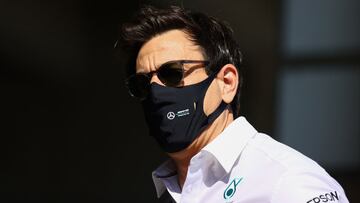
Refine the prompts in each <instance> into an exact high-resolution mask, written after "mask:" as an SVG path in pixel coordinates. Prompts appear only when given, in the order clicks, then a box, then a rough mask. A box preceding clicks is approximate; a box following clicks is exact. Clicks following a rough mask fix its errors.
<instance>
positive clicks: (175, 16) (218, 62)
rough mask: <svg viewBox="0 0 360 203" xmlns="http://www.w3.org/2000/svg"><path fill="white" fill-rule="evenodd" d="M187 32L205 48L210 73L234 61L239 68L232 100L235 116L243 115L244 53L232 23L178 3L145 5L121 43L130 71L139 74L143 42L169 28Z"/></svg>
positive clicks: (123, 30)
mask: <svg viewBox="0 0 360 203" xmlns="http://www.w3.org/2000/svg"><path fill="white" fill-rule="evenodd" d="M174 29H179V30H182V31H184V32H185V33H186V34H187V35H188V36H189V39H190V40H191V41H192V42H193V43H194V44H195V45H198V46H200V47H201V48H202V51H203V53H202V54H203V56H204V58H205V60H208V61H209V65H208V66H207V67H206V72H207V74H210V73H213V72H218V71H219V70H220V69H221V68H222V67H223V66H224V65H226V64H233V65H234V66H235V67H236V68H237V71H238V76H239V85H238V89H237V92H236V95H235V98H234V99H233V101H232V102H231V107H232V111H233V114H234V117H235V118H236V117H238V116H239V115H240V89H241V86H242V74H241V72H242V71H241V70H242V67H241V62H242V54H241V52H240V47H239V45H238V43H237V42H236V40H235V37H234V34H233V30H232V29H231V28H230V26H229V25H228V24H227V23H226V22H224V21H220V20H218V19H216V18H214V17H211V16H208V15H206V14H204V13H200V12H193V11H189V10H185V9H183V8H180V7H178V6H170V7H168V8H155V7H153V6H143V7H142V8H141V9H140V10H139V12H138V13H137V14H136V15H135V16H134V18H133V19H132V20H131V21H129V22H127V23H124V24H123V25H122V27H121V31H120V39H119V42H120V43H121V44H122V48H123V50H126V53H127V54H128V61H127V69H126V74H127V75H131V74H134V73H135V65H136V58H137V55H138V52H139V50H140V48H141V47H142V45H143V44H144V43H146V42H147V41H149V40H150V39H152V38H153V37H155V36H157V35H159V34H162V33H164V32H166V31H169V30H174Z"/></svg>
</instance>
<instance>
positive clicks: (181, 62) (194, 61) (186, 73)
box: [125, 60, 209, 100]
mask: <svg viewBox="0 0 360 203" xmlns="http://www.w3.org/2000/svg"><path fill="white" fill-rule="evenodd" d="M172 63H179V64H181V72H182V76H181V80H180V82H181V81H183V80H184V77H185V75H188V74H190V73H191V72H192V71H193V70H195V69H196V68H200V66H199V67H191V68H190V69H189V70H185V69H184V64H189V63H201V64H203V65H204V66H205V67H206V66H207V65H208V64H209V61H207V60H172V61H168V62H165V63H163V64H161V65H160V66H159V68H157V69H156V70H155V71H151V72H148V73H135V74H132V75H130V76H129V77H127V79H126V80H125V84H126V87H127V89H128V91H129V94H130V96H132V97H135V98H138V99H141V100H143V99H144V98H146V96H147V94H148V93H147V94H146V95H143V97H139V96H135V95H134V94H133V93H132V91H131V89H132V88H131V87H130V82H129V81H130V80H131V79H132V78H133V77H136V76H139V75H143V76H145V77H146V78H147V79H148V80H149V84H148V85H147V86H146V87H145V86H144V90H146V89H148V88H149V87H150V80H151V77H152V75H153V74H154V73H157V74H158V72H159V71H160V70H161V69H162V68H164V67H166V66H167V65H169V64H172ZM204 66H201V67H204ZM189 71H191V72H190V73H188V72H189ZM158 77H159V80H160V81H161V82H162V83H163V84H164V85H165V86H168V87H176V86H177V85H178V84H177V85H176V86H172V85H166V81H164V78H163V77H162V76H161V75H159V74H158Z"/></svg>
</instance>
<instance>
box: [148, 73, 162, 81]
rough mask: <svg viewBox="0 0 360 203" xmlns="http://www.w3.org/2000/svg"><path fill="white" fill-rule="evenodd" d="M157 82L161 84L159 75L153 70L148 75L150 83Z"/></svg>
mask: <svg viewBox="0 0 360 203" xmlns="http://www.w3.org/2000/svg"><path fill="white" fill-rule="evenodd" d="M153 82H155V83H157V84H162V83H161V81H160V79H159V77H158V76H157V73H156V72H153V73H152V74H151V76H150V83H153Z"/></svg>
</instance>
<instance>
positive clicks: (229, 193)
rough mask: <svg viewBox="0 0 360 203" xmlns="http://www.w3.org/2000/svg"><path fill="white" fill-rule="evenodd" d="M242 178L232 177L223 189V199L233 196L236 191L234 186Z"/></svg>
mask: <svg viewBox="0 0 360 203" xmlns="http://www.w3.org/2000/svg"><path fill="white" fill-rule="evenodd" d="M241 180H242V178H234V180H233V181H231V183H230V184H229V185H228V186H227V188H226V189H225V191H224V199H226V200H228V199H230V198H231V197H232V196H234V194H235V192H236V186H237V185H238V184H239V183H240V182H241Z"/></svg>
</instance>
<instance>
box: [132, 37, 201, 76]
mask: <svg viewBox="0 0 360 203" xmlns="http://www.w3.org/2000/svg"><path fill="white" fill-rule="evenodd" d="M203 58H204V57H203V55H202V50H201V48H200V47H199V46H197V45H195V44H194V43H193V42H192V41H191V40H190V39H189V37H188V35H187V34H186V33H184V32H183V31H181V30H171V31H167V32H165V33H162V34H160V35H157V36H155V37H153V38H152V39H150V40H149V41H148V42H146V43H145V44H144V45H143V46H142V47H141V49H140V51H139V53H138V57H137V60H136V68H137V70H142V69H145V70H148V69H149V70H153V69H154V68H156V67H158V66H159V65H161V64H163V63H165V62H167V61H171V60H182V59H194V60H195V59H197V60H201V59H203Z"/></svg>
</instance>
